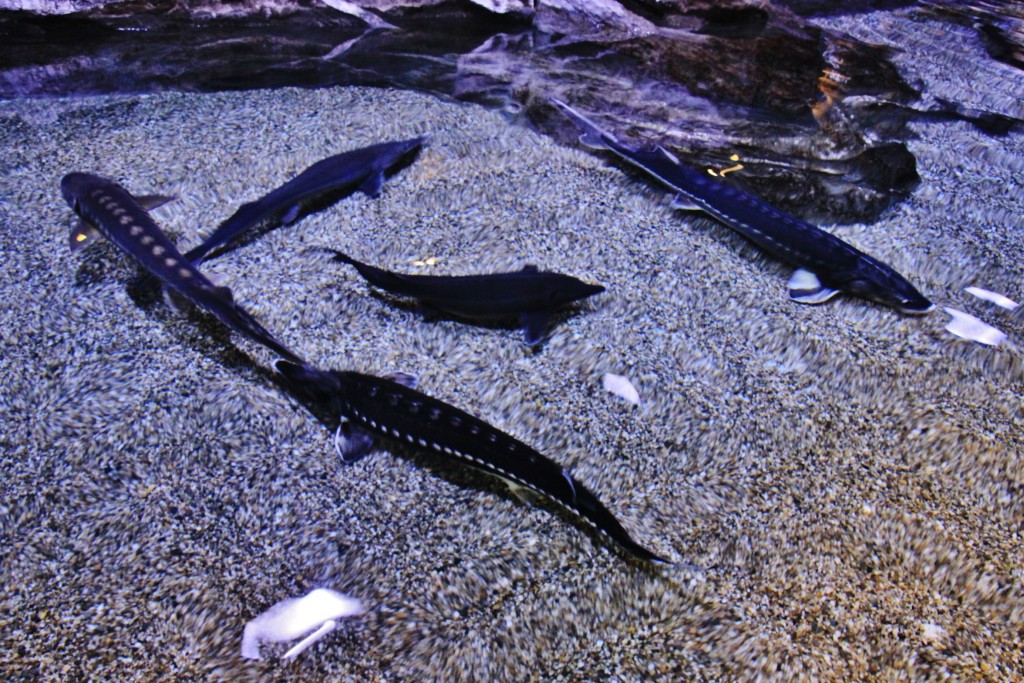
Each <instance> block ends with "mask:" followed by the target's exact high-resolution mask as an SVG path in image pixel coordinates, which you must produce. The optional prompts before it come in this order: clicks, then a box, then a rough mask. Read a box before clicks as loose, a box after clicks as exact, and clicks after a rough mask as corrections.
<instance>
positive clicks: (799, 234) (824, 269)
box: [552, 100, 935, 314]
mask: <svg viewBox="0 0 1024 683" xmlns="http://www.w3.org/2000/svg"><path fill="white" fill-rule="evenodd" d="M552 102H553V103H554V104H555V106H557V107H558V108H559V109H561V110H562V112H564V113H565V115H566V116H568V117H569V118H570V119H572V121H573V122H574V123H575V124H576V125H577V126H578V127H579V128H580V129H581V130H582V131H583V133H582V135H580V142H581V143H582V144H583V145H585V146H587V147H591V148H593V149H601V150H608V151H610V152H612V153H613V154H615V155H617V156H619V157H620V158H622V159H623V160H624V161H626V162H627V163H629V164H632V165H633V166H635V167H637V168H639V169H640V170H642V171H644V172H645V173H647V174H649V175H652V176H654V177H655V178H656V179H657V180H659V181H661V182H662V183H663V184H665V185H666V186H668V187H669V188H670V189H672V190H674V191H675V192H677V193H678V194H677V197H676V206H677V208H681V209H686V210H697V211H704V212H706V213H708V214H710V215H711V216H713V217H714V218H716V219H718V220H719V221H721V222H722V223H725V224H726V225H727V226H729V227H730V228H732V229H733V230H735V231H736V232H738V233H739V234H741V235H743V236H744V237H746V238H747V239H749V240H750V241H751V242H753V243H754V244H756V245H758V246H759V247H761V248H762V249H764V250H765V251H767V252H768V253H769V254H771V255H773V256H775V257H776V258H778V259H780V260H782V261H785V262H786V263H789V264H790V265H793V266H795V267H796V268H797V270H796V271H795V272H794V273H793V277H792V278H791V279H790V281H789V296H790V298H791V299H793V300H794V301H797V302H799V303H802V304H820V303H824V302H825V301H828V300H829V299H831V298H832V297H834V296H835V295H836V294H838V293H839V292H845V293H847V294H852V295H854V296H858V297H861V298H864V299H869V300H872V301H876V302H878V303H882V304H885V305H887V306H891V307H893V308H895V309H897V310H899V311H901V312H903V313H908V314H922V313H927V312H929V311H931V310H932V309H933V308H934V307H935V306H934V305H933V304H932V302H931V301H929V300H928V299H926V298H925V297H924V296H923V295H922V294H921V293H920V292H918V291H917V289H915V288H914V286H913V285H912V284H910V283H909V282H908V281H907V280H906V279H905V278H904V277H903V276H902V275H900V274H899V273H897V272H896V271H895V270H893V269H892V268H891V267H889V266H888V265H886V264H884V263H882V262H881V261H878V260H877V259H874V258H872V257H871V256H868V255H867V254H865V253H864V252H862V251H860V250H859V249H856V248H855V247H853V246H852V245H850V244H847V243H846V242H844V241H843V240H841V239H839V238H838V237H836V236H835V235H832V234H830V233H828V232H826V231H824V230H822V229H821V228H818V227H815V226H813V225H811V224H810V223H807V222H806V221H802V220H800V219H799V218H796V217H795V216H791V215H790V214H788V213H785V212H784V211H780V210H779V209H777V208H775V207H774V206H772V205H770V204H767V203H766V202H763V201H761V200H760V199H758V198H757V197H755V196H753V195H751V194H749V193H747V192H744V191H742V190H740V189H738V188H736V187H734V186H733V185H731V184H729V182H727V181H723V180H721V179H719V178H716V177H713V176H711V175H709V174H707V173H704V172H702V171H699V170H697V169H695V168H692V167H690V166H687V165H686V164H683V163H682V162H680V161H679V159H677V158H676V157H675V156H673V155H672V154H671V153H670V152H669V151H668V150H666V149H664V148H662V147H655V148H654V149H638V148H633V147H628V146H626V145H624V144H622V143H620V142H619V141H618V140H616V139H615V138H614V137H613V136H612V135H611V134H609V133H607V132H605V131H603V130H601V129H600V128H598V127H597V125H596V124H594V123H593V122H592V121H590V120H589V119H587V118H586V117H585V116H583V115H582V114H580V113H579V112H578V111H576V110H575V109H573V108H572V107H570V106H569V105H567V104H565V103H564V102H561V101H559V100H552Z"/></svg>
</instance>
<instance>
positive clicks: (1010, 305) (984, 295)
mask: <svg viewBox="0 0 1024 683" xmlns="http://www.w3.org/2000/svg"><path fill="white" fill-rule="evenodd" d="M964 291H965V292H967V293H968V294H973V295H974V296H976V297H978V298H979V299H984V300H985V301H991V302H992V303H994V304H995V305H996V306H1002V307H1003V308H1006V309H1009V310H1011V311H1013V310H1015V309H1016V308H1017V307H1018V306H1020V304H1019V303H1017V302H1016V301H1014V300H1013V299H1011V298H1010V297H1008V296H1004V295H1002V294H1000V293H999V292H990V291H989V290H987V289H982V288H981V287H965V288H964Z"/></svg>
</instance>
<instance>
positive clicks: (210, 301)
mask: <svg viewBox="0 0 1024 683" xmlns="http://www.w3.org/2000/svg"><path fill="white" fill-rule="evenodd" d="M60 190H61V194H62V195H63V196H64V200H65V201H67V203H68V204H69V205H70V206H71V208H72V209H73V210H74V212H75V213H76V214H78V217H79V218H80V219H81V220H80V221H78V222H77V223H76V225H74V226H72V228H71V250H72V251H73V252H76V251H80V250H81V249H84V248H85V247H86V246H88V245H90V244H92V243H93V242H95V241H96V240H97V239H99V237H100V236H104V237H106V238H107V239H108V240H110V241H111V242H113V243H114V244H115V245H116V246H117V247H118V248H119V249H121V250H122V251H123V252H125V253H126V254H128V255H129V256H131V257H132V258H133V259H135V260H136V261H137V262H138V263H139V265H141V266H142V267H143V268H144V269H146V270H147V271H149V272H150V273H152V274H153V275H154V276H156V277H157V278H158V279H159V280H160V281H161V282H162V283H163V284H164V285H166V286H167V287H169V288H170V289H172V290H174V291H175V292H177V293H178V294H180V295H181V296H183V297H185V298H186V299H188V300H189V301H191V302H192V303H194V304H195V305H197V306H199V307H200V308H202V309H204V310H206V311H208V312H209V313H211V314H212V315H213V316H215V317H216V318H217V319H218V320H220V321H221V322H222V323H224V324H225V325H227V326H228V327H230V328H231V329H233V330H235V331H236V332H238V333H240V334H243V335H245V336H247V337H249V338H250V339H252V340H253V341H255V342H258V343H260V344H263V345H264V346H266V347H267V348H269V349H271V350H272V351H274V352H275V353H277V354H278V355H280V356H281V357H283V358H286V359H288V360H291V361H295V362H301V358H300V357H299V356H298V355H297V354H295V353H294V352H293V351H291V350H290V349H289V348H287V347H286V346H284V345H283V344H281V343H280V342H279V341H277V340H276V339H275V338H274V336H273V335H272V334H270V332H268V331H267V330H266V329H265V328H264V327H263V326H262V325H260V324H259V322H257V320H256V319H255V318H254V317H253V316H252V315H251V314H250V313H249V312H248V311H246V310H245V309H244V308H242V307H241V306H240V305H238V304H237V303H235V300H234V297H233V296H232V294H231V290H230V289H228V288H227V287H218V286H216V285H214V284H213V283H212V282H210V280H208V279H207V278H206V276H205V275H203V274H202V273H201V272H199V271H198V270H197V269H196V268H195V266H193V265H192V264H191V263H189V261H188V259H186V258H185V257H184V256H182V255H181V253H180V252H179V251H178V249H177V248H176V247H175V246H174V244H173V243H172V242H171V240H170V239H168V237H167V235H165V234H164V233H163V231H162V230H160V228H159V227H158V226H157V224H156V222H155V221H154V220H153V219H152V218H151V217H150V215H149V213H148V212H147V211H146V210H145V209H144V208H143V206H142V205H141V204H140V203H139V201H138V200H137V199H136V198H135V197H134V196H132V195H131V194H130V193H129V192H128V191H127V190H126V189H124V188H123V187H121V186H120V185H118V184H117V183H115V182H112V181H110V180H107V179H106V178H102V177H100V176H96V175H91V174H89V173H69V174H68V175H66V176H64V178H63V179H62V180H61V181H60Z"/></svg>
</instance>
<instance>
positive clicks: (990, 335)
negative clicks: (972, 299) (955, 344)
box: [944, 307, 1006, 346]
mask: <svg viewBox="0 0 1024 683" xmlns="http://www.w3.org/2000/svg"><path fill="white" fill-rule="evenodd" d="M944 310H945V311H946V313H949V314H950V315H951V316H953V319H952V320H950V321H949V324H948V325H946V329H947V330H949V331H950V332H952V333H953V334H955V335H956V336H958V337H962V338H964V339H970V340H971V341H976V342H978V343H979V344H987V345H989V346H999V345H1000V344H1001V343H1002V342H1003V341H1005V340H1006V333H1005V332H1003V331H1002V330H999V329H997V328H995V327H992V326H991V325H989V324H988V323H986V322H982V321H981V320H979V319H978V318H975V317H974V316H973V315H971V314H970V313H964V312H963V311H958V310H956V309H955V308H949V307H947V308H945V309H944Z"/></svg>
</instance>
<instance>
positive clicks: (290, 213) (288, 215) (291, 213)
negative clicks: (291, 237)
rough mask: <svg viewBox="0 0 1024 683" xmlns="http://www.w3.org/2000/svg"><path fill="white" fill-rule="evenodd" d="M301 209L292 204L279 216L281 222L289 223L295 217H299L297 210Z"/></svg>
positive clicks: (293, 220) (292, 221)
mask: <svg viewBox="0 0 1024 683" xmlns="http://www.w3.org/2000/svg"><path fill="white" fill-rule="evenodd" d="M301 210H302V207H300V206H299V205H298V204H292V205H291V206H289V207H288V210H287V211H285V212H284V215H282V216H281V223H282V224H283V225H291V224H292V223H294V222H295V219H296V218H298V217H299V211H301Z"/></svg>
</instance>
